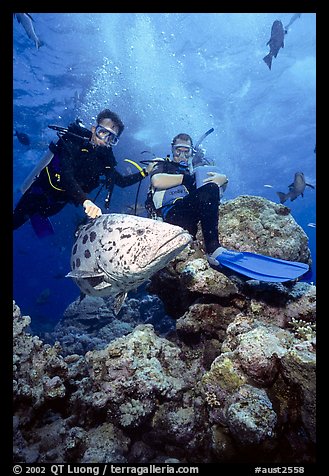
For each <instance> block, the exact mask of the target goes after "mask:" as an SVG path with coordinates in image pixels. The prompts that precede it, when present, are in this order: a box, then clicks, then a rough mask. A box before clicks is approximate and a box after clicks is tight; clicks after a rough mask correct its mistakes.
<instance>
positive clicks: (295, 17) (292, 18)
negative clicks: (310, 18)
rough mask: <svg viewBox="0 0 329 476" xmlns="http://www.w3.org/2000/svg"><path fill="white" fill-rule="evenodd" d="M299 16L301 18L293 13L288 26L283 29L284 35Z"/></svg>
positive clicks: (299, 14) (298, 14)
mask: <svg viewBox="0 0 329 476" xmlns="http://www.w3.org/2000/svg"><path fill="white" fill-rule="evenodd" d="M300 16H301V13H294V15H293V16H292V17H291V18H290V21H289V23H288V25H286V26H285V27H284V30H285V32H286V33H287V32H288V28H289V27H290V26H291V25H292V24H293V23H294V21H296V20H297V19H298V18H300Z"/></svg>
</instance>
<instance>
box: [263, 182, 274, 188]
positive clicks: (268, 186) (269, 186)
mask: <svg viewBox="0 0 329 476" xmlns="http://www.w3.org/2000/svg"><path fill="white" fill-rule="evenodd" d="M264 187H266V188H273V185H268V184H267V183H266V184H265V185H264Z"/></svg>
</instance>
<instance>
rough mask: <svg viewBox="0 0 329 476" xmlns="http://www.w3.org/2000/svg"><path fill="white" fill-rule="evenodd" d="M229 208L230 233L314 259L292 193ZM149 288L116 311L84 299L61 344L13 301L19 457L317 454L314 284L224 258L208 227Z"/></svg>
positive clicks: (297, 459) (289, 458)
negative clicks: (251, 272)
mask: <svg viewBox="0 0 329 476" xmlns="http://www.w3.org/2000/svg"><path fill="white" fill-rule="evenodd" d="M220 215H221V219H220V231H219V233H220V240H221V242H222V243H223V245H224V246H227V247H228V248H231V249H237V250H250V251H254V252H259V253H263V254H269V255H272V256H277V257H279V258H283V259H291V260H301V261H304V262H309V261H310V254H309V249H308V247H307V237H306V235H305V234H304V232H303V231H302V230H301V228H300V227H299V226H298V225H297V224H296V222H295V221H294V219H293V218H292V217H291V216H290V214H289V209H288V208H287V207H285V206H283V205H278V204H274V203H272V202H269V201H268V200H264V199H262V198H259V197H246V196H244V197H239V198H238V199H235V200H231V201H228V202H225V203H223V204H222V205H221V206H220ZM148 291H150V292H152V293H154V294H156V296H151V295H150V294H144V295H140V296H139V297H140V299H137V298H135V297H131V298H130V299H129V300H127V304H125V307H123V308H122V311H121V312H120V314H119V315H118V316H114V315H113V313H112V311H111V303H110V302H109V301H106V300H101V301H99V300H95V298H91V299H87V298H86V299H85V300H82V301H81V302H78V301H76V302H75V303H73V304H72V305H71V306H70V307H69V309H68V310H67V312H66V313H65V316H64V318H63V320H62V322H61V324H60V326H59V328H58V329H57V330H56V331H55V332H54V334H53V336H52V338H53V339H54V342H53V343H52V344H47V343H45V342H43V341H42V340H41V339H40V338H39V337H37V336H32V335H30V334H29V333H28V332H27V329H28V325H29V323H30V317H26V316H22V315H21V313H20V310H19V308H18V307H17V306H16V305H15V304H14V408H15V415H14V460H15V462H29V463H39V462H59V463H63V462H72V461H73V462H76V463H81V462H84V463H91V462H94V463H98V462H116V463H128V464H131V463H142V464H144V463H153V462H154V463H166V462H175V463H186V464H193V463H205V462H206V463H208V462H209V463H218V462H237V461H238V462H240V463H243V462H247V463H253V464H259V462H260V461H266V462H270V463H271V462H273V463H275V464H278V465H287V464H289V465H295V466H297V465H298V466H303V464H305V463H314V462H315V444H316V441H315V436H316V435H315V427H316V412H315V408H316V383H315V369H316V354H315V350H316V340H315V338H316V288H315V286H311V285H310V284H307V283H301V282H290V283H283V284H280V283H279V284H278V283H260V282H258V281H253V280H243V279H241V278H239V277H237V276H234V274H233V275H232V274H229V273H227V272H226V270H224V269H220V270H213V269H211V268H210V266H209V264H208V263H207V260H206V257H205V253H204V250H203V244H202V241H201V240H199V241H197V242H194V243H193V244H192V246H189V247H187V248H186V249H185V250H184V251H183V252H182V253H181V254H180V255H179V256H177V257H176V258H175V259H174V260H173V261H172V262H171V263H170V264H169V265H168V266H167V267H166V268H165V269H163V270H161V271H160V272H159V273H157V274H156V275H155V276H153V277H152V280H151V284H150V286H149V287H148ZM159 297H160V298H161V300H163V303H164V307H161V306H162V304H161V306H159ZM164 309H165V310H166V312H167V313H168V314H169V315H170V316H172V317H174V318H175V319H176V321H174V320H173V319H170V322H171V324H172V323H174V322H176V328H174V327H173V326H171V327H170V326H169V328H170V332H167V333H166V334H165V335H163V333H162V330H163V328H162V327H161V317H163V318H164V319H167V318H168V316H167V314H166V312H164ZM32 319H33V316H32ZM168 319H169V318H168ZM56 337H59V338H60V340H61V345H63V344H64V345H63V347H64V349H63V350H61V345H59V343H58V342H56ZM65 339H66V340H65ZM85 351H87V353H85Z"/></svg>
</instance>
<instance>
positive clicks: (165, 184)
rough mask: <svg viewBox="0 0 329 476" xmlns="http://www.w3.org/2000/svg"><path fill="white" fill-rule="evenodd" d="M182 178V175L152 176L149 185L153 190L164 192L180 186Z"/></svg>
mask: <svg viewBox="0 0 329 476" xmlns="http://www.w3.org/2000/svg"><path fill="white" fill-rule="evenodd" d="M183 178H184V175H183V174H154V175H153V176H152V178H151V184H152V187H154V188H157V189H160V190H166V189H167V188H171V187H176V186H177V185H181V184H182V182H183Z"/></svg>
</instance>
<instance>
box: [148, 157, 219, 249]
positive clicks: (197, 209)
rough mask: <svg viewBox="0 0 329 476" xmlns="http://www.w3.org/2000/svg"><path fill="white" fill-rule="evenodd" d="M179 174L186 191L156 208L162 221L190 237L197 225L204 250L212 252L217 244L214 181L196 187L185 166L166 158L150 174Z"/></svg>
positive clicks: (217, 193)
mask: <svg viewBox="0 0 329 476" xmlns="http://www.w3.org/2000/svg"><path fill="white" fill-rule="evenodd" d="M163 173H165V174H183V175H184V179H183V185H184V186H185V187H186V189H187V190H188V194H187V195H186V196H185V197H183V198H180V199H178V200H177V199H176V200H175V203H174V204H169V205H166V206H164V207H162V208H161V209H160V210H158V213H161V216H162V218H163V220H164V221H165V222H167V223H171V224H172V225H178V226H181V227H182V228H184V229H186V230H187V231H188V232H189V233H190V234H191V235H192V236H193V237H194V238H195V236H196V233H197V230H198V222H200V224H201V229H202V234H203V238H204V243H205V247H206V251H207V253H212V252H213V251H215V249H216V248H218V247H219V246H220V244H219V241H218V218H219V202H220V194H219V187H218V185H216V184H215V183H208V184H206V185H203V187H200V188H198V189H197V188H196V185H195V179H194V175H191V174H190V172H189V169H188V168H187V167H186V166H181V165H179V164H176V163H175V162H173V161H170V160H164V161H163V162H159V163H158V164H157V165H156V167H154V169H153V170H152V172H151V173H150V176H151V177H152V176H154V175H155V174H163Z"/></svg>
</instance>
